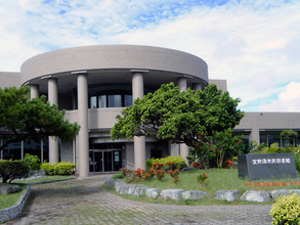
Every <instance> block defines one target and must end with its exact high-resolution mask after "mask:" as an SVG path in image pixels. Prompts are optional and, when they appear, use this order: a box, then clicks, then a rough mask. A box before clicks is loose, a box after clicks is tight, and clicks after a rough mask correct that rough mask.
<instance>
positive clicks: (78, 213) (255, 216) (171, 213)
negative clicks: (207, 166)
mask: <svg viewBox="0 0 300 225" xmlns="http://www.w3.org/2000/svg"><path fill="white" fill-rule="evenodd" d="M110 176H111V175H110ZM107 177H108V175H100V176H99V175H98V176H92V177H90V178H87V179H76V180H69V181H63V182H56V183H48V184H39V185H34V186H32V187H31V195H30V197H29V199H28V201H27V203H26V205H25V208H24V210H23V212H22V215H21V217H19V218H17V219H15V220H14V221H11V222H8V223H6V224H5V225H13V224H16V225H34V224H41V225H46V224H66V225H67V224H113V225H114V224H133V225H136V224H137V225H141V224H151V225H152V224H172V225H173V224H205V225H206V224H214V225H227V224H230V225H232V224H235V225H253V224H260V225H264V224H271V222H272V218H271V217H270V216H269V211H270V210H271V208H272V205H271V204H270V205H218V206H215V205H209V206H201V205H193V206H189V205H176V204H173V205H161V204H149V203H143V202H138V201H131V200H128V199H124V198H122V197H120V196H117V195H114V194H111V193H110V192H107V191H105V190H104V189H102V188H101V185H102V184H104V183H105V179H106V178H107Z"/></svg>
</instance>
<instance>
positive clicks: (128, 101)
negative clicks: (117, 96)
mask: <svg viewBox="0 0 300 225" xmlns="http://www.w3.org/2000/svg"><path fill="white" fill-rule="evenodd" d="M124 100H125V104H124V106H125V107H127V106H131V105H132V95H125V97H124Z"/></svg>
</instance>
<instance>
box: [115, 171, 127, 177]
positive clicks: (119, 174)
mask: <svg viewBox="0 0 300 225" xmlns="http://www.w3.org/2000/svg"><path fill="white" fill-rule="evenodd" d="M123 178H125V175H124V174H123V173H122V172H120V171H119V172H118V173H115V174H114V175H112V179H123Z"/></svg>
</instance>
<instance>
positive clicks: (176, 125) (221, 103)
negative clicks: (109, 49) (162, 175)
mask: <svg viewBox="0 0 300 225" xmlns="http://www.w3.org/2000/svg"><path fill="white" fill-rule="evenodd" d="M238 103H239V100H238V99H233V98H231V97H230V96H229V93H228V92H225V93H222V91H220V90H218V89H217V87H216V85H209V86H207V87H206V88H205V90H204V91H200V90H198V91H194V90H191V89H188V90H187V91H185V92H180V91H179V88H178V87H177V86H175V85H174V84H173V83H170V84H163V85H162V86H161V87H160V88H159V89H158V90H156V91H155V92H154V93H148V94H147V95H145V96H144V97H143V98H141V99H136V100H135V101H134V104H133V105H132V106H129V107H127V108H125V109H124V110H123V111H122V114H121V115H118V116H117V117H116V118H117V123H116V124H115V125H114V127H113V128H112V129H111V136H112V139H119V138H133V136H143V135H147V134H148V132H149V131H151V130H152V131H153V130H155V131H156V137H157V138H158V139H162V140H170V141H171V142H173V143H186V144H187V145H188V146H192V147H194V146H196V145H203V146H205V144H206V142H207V141H208V140H211V139H212V138H213V134H214V133H216V132H222V131H225V130H228V129H232V128H234V127H235V126H236V125H237V124H239V122H240V120H241V118H242V117H243V115H244V114H243V113H242V112H241V111H240V110H238V109H237V105H238ZM201 135H204V136H205V137H206V139H199V138H198V137H200V136H201Z"/></svg>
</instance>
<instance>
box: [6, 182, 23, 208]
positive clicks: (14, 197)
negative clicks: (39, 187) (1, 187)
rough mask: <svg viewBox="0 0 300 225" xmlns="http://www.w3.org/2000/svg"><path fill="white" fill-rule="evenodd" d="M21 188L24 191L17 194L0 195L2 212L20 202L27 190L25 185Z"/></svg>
mask: <svg viewBox="0 0 300 225" xmlns="http://www.w3.org/2000/svg"><path fill="white" fill-rule="evenodd" d="M20 187H21V189H22V190H21V191H19V192H17V193H13V194H9V195H0V210H1V209H6V208H9V207H11V206H13V205H14V204H16V202H17V201H18V200H19V198H20V196H21V194H22V193H23V191H24V190H25V188H26V186H25V185H21V186H20Z"/></svg>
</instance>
